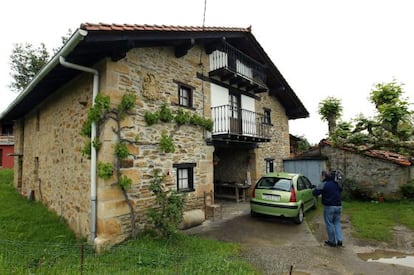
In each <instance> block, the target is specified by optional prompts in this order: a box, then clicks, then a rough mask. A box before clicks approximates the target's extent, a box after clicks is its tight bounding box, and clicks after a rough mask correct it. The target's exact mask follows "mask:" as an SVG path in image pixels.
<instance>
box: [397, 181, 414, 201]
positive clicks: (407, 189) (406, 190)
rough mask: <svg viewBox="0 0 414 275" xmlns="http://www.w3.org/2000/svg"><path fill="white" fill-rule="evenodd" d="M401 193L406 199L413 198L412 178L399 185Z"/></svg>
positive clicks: (413, 182)
mask: <svg viewBox="0 0 414 275" xmlns="http://www.w3.org/2000/svg"><path fill="white" fill-rule="evenodd" d="M400 189H401V193H402V194H403V195H404V197H406V198H408V199H414V180H412V181H410V182H408V183H406V184H404V185H402V186H401V187H400Z"/></svg>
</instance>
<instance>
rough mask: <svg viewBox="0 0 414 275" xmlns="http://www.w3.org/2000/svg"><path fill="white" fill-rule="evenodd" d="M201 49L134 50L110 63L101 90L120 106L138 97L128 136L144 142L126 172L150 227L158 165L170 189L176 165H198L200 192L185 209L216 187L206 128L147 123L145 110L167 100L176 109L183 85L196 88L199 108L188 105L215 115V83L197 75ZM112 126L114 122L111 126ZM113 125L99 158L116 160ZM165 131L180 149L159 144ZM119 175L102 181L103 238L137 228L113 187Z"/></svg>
mask: <svg viewBox="0 0 414 275" xmlns="http://www.w3.org/2000/svg"><path fill="white" fill-rule="evenodd" d="M200 51H201V49H200V48H198V47H194V48H193V49H192V50H190V51H189V52H188V54H187V55H185V56H184V57H181V58H178V59H177V58H176V57H175V56H174V51H173V49H172V48H145V49H133V50H131V51H130V52H128V54H127V56H126V58H124V59H122V60H120V61H118V62H111V61H108V63H107V65H106V74H105V75H106V77H105V84H104V86H103V87H102V89H101V93H102V94H104V95H109V96H110V97H111V98H112V101H113V102H114V103H115V104H116V103H117V102H119V101H120V99H121V97H122V95H123V94H124V93H125V92H131V93H134V94H136V95H137V101H136V108H135V109H134V110H133V111H132V112H133V113H134V114H133V115H131V116H129V117H127V118H126V119H125V120H124V121H123V122H122V126H123V127H128V129H126V130H125V131H123V138H125V139H129V140H134V139H135V137H137V138H138V140H139V141H138V144H136V145H130V146H129V150H130V152H132V153H133V154H134V155H133V156H131V157H130V158H129V161H127V162H126V163H128V165H126V166H124V168H123V169H122V170H121V172H122V174H123V175H126V176H128V177H129V178H131V179H132V181H133V184H132V186H131V188H130V189H129V190H128V195H129V198H130V201H131V202H132V204H133V205H134V210H135V213H136V215H137V226H138V228H140V229H143V228H145V226H146V224H147V217H146V213H147V211H148V209H149V208H152V207H153V205H154V196H153V195H152V193H151V192H150V191H149V189H148V188H149V185H150V184H151V179H152V175H153V172H154V170H155V169H160V171H161V173H163V174H165V175H167V176H166V179H165V185H166V187H167V188H168V189H170V190H176V189H177V186H176V177H177V175H176V169H175V168H173V164H179V163H195V164H196V166H195V168H194V189H195V191H194V192H189V193H187V194H186V196H185V200H186V206H185V210H190V209H194V208H199V209H202V208H203V201H204V197H203V194H204V191H209V190H212V189H213V164H212V155H213V150H214V148H213V147H212V146H208V145H207V144H206V142H205V140H204V130H203V129H202V128H200V127H197V126H190V125H184V126H180V127H178V126H177V124H176V123H175V122H171V123H163V122H160V123H158V124H155V125H152V126H147V124H146V122H145V120H144V115H145V112H147V111H149V112H155V111H157V110H159V109H160V107H161V106H162V105H163V104H164V103H166V104H167V106H168V107H169V108H170V109H171V110H172V111H176V110H178V109H179V108H180V107H179V106H178V84H177V82H179V83H183V84H186V85H189V86H191V87H194V90H193V108H190V109H185V111H190V112H191V113H196V114H198V115H199V116H203V117H205V116H207V117H209V116H210V105H209V104H210V98H209V84H208V83H205V82H204V83H203V82H202V81H201V80H200V79H198V78H196V73H197V72H201V71H202V69H203V67H201V66H199V61H200ZM202 61H203V63H204V64H206V65H208V63H207V62H208V59H207V58H206V56H205V55H204V56H203V59H202ZM111 124H112V125H111ZM112 126H113V123H111V122H108V123H107V124H106V125H105V128H104V131H103V132H102V134H101V140H102V141H103V146H102V148H101V150H100V153H99V161H102V162H111V161H113V149H114V148H113V145H114V143H115V142H116V136H115V135H114V133H113V131H112ZM162 133H166V134H168V135H169V136H171V137H172V138H173V142H174V145H175V152H174V153H162V152H161V151H160V149H159V142H160V137H161V134H162ZM113 181H114V179H111V180H106V181H104V180H101V179H99V180H98V182H99V185H98V198H99V202H98V236H99V238H100V239H101V240H104V241H105V240H113V239H114V237H116V236H120V238H125V237H126V236H128V234H129V232H130V229H131V226H130V221H129V209H128V206H127V204H126V202H125V200H124V198H123V196H122V194H121V192H120V191H119V187H118V186H115V185H113V184H112V183H113Z"/></svg>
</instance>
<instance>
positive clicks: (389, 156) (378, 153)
mask: <svg viewBox="0 0 414 275" xmlns="http://www.w3.org/2000/svg"><path fill="white" fill-rule="evenodd" d="M319 145H329V146H332V147H333V146H334V145H333V144H332V142H330V141H328V140H326V139H324V140H322V141H321V142H320V143H319ZM337 148H339V149H342V150H347V151H354V152H357V149H356V148H352V147H337ZM361 153H362V154H364V155H366V156H370V157H373V158H377V159H382V160H385V161H389V162H393V163H395V164H398V165H401V166H410V165H411V161H410V159H409V158H407V157H406V156H404V155H400V154H397V153H395V152H390V151H385V150H373V149H372V150H366V151H362V152H361Z"/></svg>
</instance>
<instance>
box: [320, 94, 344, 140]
mask: <svg viewBox="0 0 414 275" xmlns="http://www.w3.org/2000/svg"><path fill="white" fill-rule="evenodd" d="M318 113H319V115H320V116H321V119H322V120H326V121H328V131H329V136H331V135H332V134H333V132H334V131H335V128H336V121H337V120H338V119H339V118H340V117H341V115H342V104H341V101H340V100H339V99H337V98H334V97H327V98H325V99H324V100H322V101H321V102H319V109H318Z"/></svg>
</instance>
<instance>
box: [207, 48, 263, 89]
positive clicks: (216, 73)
mask: <svg viewBox="0 0 414 275" xmlns="http://www.w3.org/2000/svg"><path fill="white" fill-rule="evenodd" d="M209 75H210V76H211V77H218V78H219V80H220V81H224V82H228V84H229V85H231V86H235V87H237V88H240V89H244V90H246V91H253V92H264V91H267V86H266V84H265V83H266V73H265V67H264V66H263V65H262V64H260V63H258V62H257V61H255V60H254V59H252V58H251V57H249V56H248V55H246V54H244V53H243V52H241V51H240V50H238V49H236V48H235V47H233V46H231V45H229V44H227V43H224V44H222V45H221V46H220V47H219V48H218V49H216V50H215V51H214V52H212V53H211V54H210V73H209Z"/></svg>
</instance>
